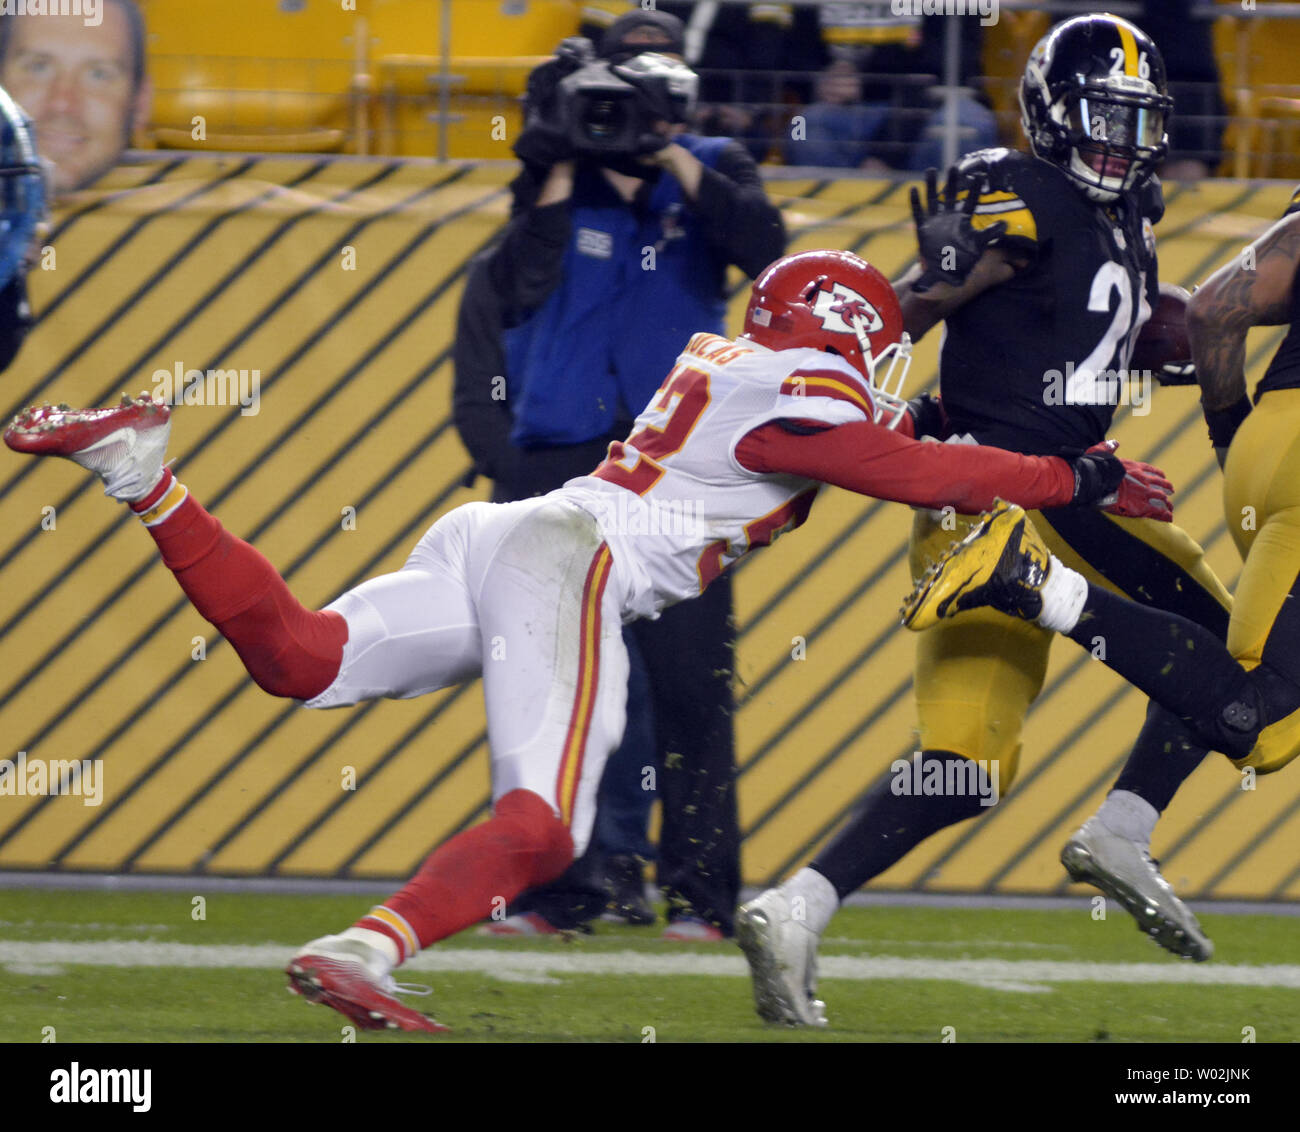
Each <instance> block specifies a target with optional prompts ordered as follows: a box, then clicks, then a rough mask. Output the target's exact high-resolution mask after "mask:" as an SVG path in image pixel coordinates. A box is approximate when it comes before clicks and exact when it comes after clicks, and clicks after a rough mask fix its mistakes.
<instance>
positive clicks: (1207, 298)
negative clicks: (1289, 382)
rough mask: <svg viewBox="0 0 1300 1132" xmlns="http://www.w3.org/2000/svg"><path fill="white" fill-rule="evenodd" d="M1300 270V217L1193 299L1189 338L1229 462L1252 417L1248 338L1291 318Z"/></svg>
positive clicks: (1213, 431)
mask: <svg viewBox="0 0 1300 1132" xmlns="http://www.w3.org/2000/svg"><path fill="white" fill-rule="evenodd" d="M1298 264H1300V215H1294V216H1288V217H1286V218H1285V219H1283V220H1279V221H1278V222H1277V223H1276V224H1274V225H1273V227H1272V228H1270V229H1269V230H1268V231H1267V232H1265V233H1264V235H1262V236H1261V237H1260V238H1259V239H1258V240H1256V241H1255V242H1254V243H1253V244H1251V245H1250V247H1249V248H1247V249H1246V250H1245V251H1244V252H1242V253H1241V254H1240V255H1239V256H1237V257H1236V258H1235V259H1233V260H1232V262H1231V263H1227V264H1224V266H1223V267H1221V268H1219V270H1218V271H1216V272H1215V273H1214V274H1213V275H1211V276H1210V278H1209V279H1207V280H1206V281H1205V283H1203V284H1202V285H1201V286H1200V287H1199V288H1198V289H1197V291H1196V293H1195V294H1194V295H1192V301H1191V303H1190V304H1189V305H1188V308H1187V334H1188V338H1189V339H1190V340H1191V345H1192V361H1193V363H1194V364H1195V366H1196V376H1197V380H1198V381H1199V382H1200V384H1201V404H1202V407H1203V408H1204V410H1205V418H1206V420H1207V421H1208V422H1209V425H1210V438H1211V440H1212V442H1213V443H1214V447H1215V451H1216V452H1218V453H1219V462H1220V463H1222V462H1223V458H1224V455H1225V454H1226V452H1227V448H1228V444H1229V443H1231V441H1232V434H1233V433H1234V432H1235V431H1236V428H1237V426H1238V425H1240V424H1241V422H1242V421H1243V420H1244V419H1245V417H1246V414H1247V413H1248V412H1249V411H1250V401H1249V399H1248V398H1247V396H1246V333H1247V331H1249V330H1250V328H1251V327H1252V326H1281V325H1283V324H1284V323H1287V322H1289V321H1290V318H1291V288H1292V283H1293V281H1294V279H1295V274H1296V267H1297V265H1298Z"/></svg>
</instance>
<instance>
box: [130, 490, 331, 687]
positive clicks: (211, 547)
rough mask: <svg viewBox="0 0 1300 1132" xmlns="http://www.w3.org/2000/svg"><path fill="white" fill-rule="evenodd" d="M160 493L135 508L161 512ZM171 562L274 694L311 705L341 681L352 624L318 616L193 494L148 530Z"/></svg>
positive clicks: (195, 598)
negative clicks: (341, 670)
mask: <svg viewBox="0 0 1300 1132" xmlns="http://www.w3.org/2000/svg"><path fill="white" fill-rule="evenodd" d="M169 490H174V491H177V494H178V495H179V494H180V493H183V492H184V489H183V488H182V487H180V485H175V486H174V487H171V481H170V479H169V478H168V477H164V481H163V482H162V483H161V484H160V485H159V488H158V489H155V491H154V492H151V493H150V495H149V496H147V497H146V498H145V499H143V500H141V501H140V502H139V503H138V504H135V505H134V506H133V509H135V510H137V511H139V512H140V513H141V517H142V518H146V519H147V513H146V509H148V508H150V507H152V508H153V510H155V511H156V510H161V509H162V507H164V506H166V503H165V502H164V503H163V504H159V501H158V497H159V496H160V494H164V495H165V493H166V492H167V491H169ZM147 529H148V531H149V533H150V534H151V535H153V537H154V541H155V542H156V543H157V544H158V549H159V551H160V552H161V553H162V559H163V562H164V563H165V564H166V565H167V568H168V569H169V570H171V572H172V573H173V574H175V575H176V580H177V581H178V582H180V584H181V589H183V590H184V591H185V596H186V597H188V598H189V599H190V601H192V602H193V603H194V608H195V609H197V610H198V611H199V612H200V613H201V614H202V615H203V616H204V617H206V618H207V619H208V620H209V621H211V622H212V624H213V625H215V626H216V627H217V629H218V630H220V632H221V634H222V635H223V636H224V637H225V638H226V640H228V641H229V642H230V643H231V644H232V645H233V646H234V649H235V652H237V653H238V654H239V659H240V660H242V661H243V662H244V667H245V668H247V669H248V672H249V675H250V676H252V677H253V679H254V680H255V681H257V683H258V685H259V686H260V687H261V688H263V689H264V690H265V691H267V692H270V693H271V695H273V696H286V697H289V698H291V699H295V700H310V699H312V698H313V697H314V696H318V695H320V693H321V692H323V691H324V690H325V689H326V688H328V687H329V686H330V684H332V683H333V682H334V678H335V677H336V676H337V675H338V671H339V666H340V664H342V661H343V645H344V643H345V642H346V641H347V639H348V626H347V622H346V621H344V620H343V617H342V616H341V615H340V614H338V613H334V612H328V613H326V612H321V613H315V612H312V611H311V610H309V609H307V608H306V607H305V606H303V605H301V604H299V602H298V600H297V598H295V597H294V596H293V594H292V593H290V592H289V587H288V586H287V585H286V584H285V582H284V579H283V578H281V577H280V575H279V573H278V572H277V571H276V569H275V567H274V566H272V565H271V563H270V562H268V561H267V560H266V559H265V558H263V557H262V555H260V554H259V553H258V552H257V551H256V550H254V549H253V548H252V547H251V546H249V545H248V543H246V542H243V541H242V540H240V539H237V538H235V536H234V535H232V534H231V533H230V532H229V531H227V530H226V529H225V527H223V526H222V525H221V524H220V523H219V522H218V521H217V519H216V517H215V516H213V515H209V514H208V512H207V511H205V510H204V509H203V508H202V507H201V506H200V505H199V503H198V501H197V500H196V499H194V497H193V496H191V495H184V496H183V499H182V502H180V503H179V504H175V505H173V506H172V507H171V508H170V513H169V514H167V515H166V517H165V518H163V519H162V520H161V521H160V522H156V523H155V525H153V526H148V528H147Z"/></svg>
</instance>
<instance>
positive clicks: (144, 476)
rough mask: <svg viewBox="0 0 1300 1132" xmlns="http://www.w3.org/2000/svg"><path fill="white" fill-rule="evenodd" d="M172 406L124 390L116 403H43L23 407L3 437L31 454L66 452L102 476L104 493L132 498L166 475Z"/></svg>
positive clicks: (70, 458)
mask: <svg viewBox="0 0 1300 1132" xmlns="http://www.w3.org/2000/svg"><path fill="white" fill-rule="evenodd" d="M170 432H171V409H170V408H168V406H167V405H165V404H163V403H162V402H160V401H153V400H151V399H149V398H148V397H138V398H136V399H135V400H134V401H132V400H131V399H130V398H128V397H126V396H125V395H123V397H122V403H121V404H120V405H118V406H116V407H115V408H112V409H72V408H69V407H68V406H67V405H58V406H55V405H41V406H36V407H33V408H30V409H24V410H23V411H22V412H21V413H19V414H18V415H17V416H16V417H14V419H13V421H12V422H11V423H10V425H9V427H8V428H7V429H5V434H4V437H5V443H6V444H7V445H8V446H9V447H10V448H12V449H13V450H14V451H15V452H23V453H26V454H28V455H30V456H64V457H66V458H67V459H69V460H71V461H72V462H73V463H75V464H80V465H81V466H82V467H83V468H85V469H87V470H88V471H91V472H94V473H95V474H96V475H97V476H99V478H100V479H102V480H103V481H104V485H105V486H104V494H105V495H108V496H112V498H114V499H120V500H122V502H124V503H132V502H135V501H136V500H139V499H143V498H144V497H145V496H147V495H148V494H149V493H150V492H151V491H152V490H153V489H154V488H155V487H157V486H158V481H159V480H160V479H162V474H163V457H164V455H165V454H166V452H167V437H168V434H169V433H170Z"/></svg>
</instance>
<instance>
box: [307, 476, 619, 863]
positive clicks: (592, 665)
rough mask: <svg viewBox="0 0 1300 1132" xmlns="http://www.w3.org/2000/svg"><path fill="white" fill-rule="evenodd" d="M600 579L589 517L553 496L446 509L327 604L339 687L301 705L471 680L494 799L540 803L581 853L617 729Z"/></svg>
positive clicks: (600, 547)
mask: <svg viewBox="0 0 1300 1132" xmlns="http://www.w3.org/2000/svg"><path fill="white" fill-rule="evenodd" d="M611 569H612V559H611V556H610V551H609V547H608V546H607V545H606V544H605V542H604V540H603V539H602V537H601V533H600V529H599V527H598V526H597V524H596V521H595V519H593V518H592V517H591V516H590V515H589V514H588V513H587V512H586V511H584V510H582V509H581V508H580V507H577V506H575V505H574V504H572V503H570V502H568V501H566V500H564V499H562V498H559V497H557V496H554V495H552V496H543V497H542V498H539V499H528V500H522V501H520V502H518V503H504V504H493V503H470V504H467V505H465V506H463V507H458V508H457V509H456V510H455V511H452V512H451V513H450V514H448V515H445V516H443V517H442V518H441V519H439V520H438V521H437V522H436V523H434V525H433V526H432V527H430V528H429V530H428V531H427V532H426V533H425V535H424V537H423V538H421V539H420V541H419V543H418V544H417V545H416V547H415V550H414V551H413V552H412V553H411V556H410V558H409V559H408V560H407V562H406V565H405V566H403V567H402V569H401V570H399V571H398V572H397V573H395V574H385V575H383V576H381V577H378V578H371V579H370V580H369V581H366V582H363V583H362V584H361V585H359V586H357V587H356V589H353V590H349V591H348V592H347V593H345V594H344V595H343V596H342V597H340V598H339V599H338V600H337V601H335V602H334V603H332V604H331V605H329V606H327V607H326V608H328V609H331V610H334V611H335V612H337V613H339V614H341V615H342V616H343V617H344V619H345V620H346V621H347V624H348V640H347V644H346V645H344V647H343V663H342V667H341V668H340V670H339V674H338V676H337V677H336V678H335V680H334V682H333V683H332V684H331V685H330V686H329V687H328V688H326V689H325V691H324V692H322V693H321V694H320V695H319V696H317V697H316V698H315V699H313V700H310V701H308V703H307V706H308V707H312V708H332V707H343V706H346V705H349V704H355V703H358V702H359V701H361V700H370V699H377V698H380V697H388V698H392V699H410V698H411V697H414V696H422V695H424V694H425V693H427V692H434V691H437V690H438V689H439V688H445V687H448V686H449V685H452V684H461V683H464V682H465V681H467V680H471V679H473V678H474V677H475V676H479V675H482V677H483V697H484V700H485V703H486V706H487V724H488V745H489V748H490V751H491V760H492V800H493V802H494V803H495V802H496V801H497V799H499V798H501V797H502V796H503V795H505V794H508V793H509V792H510V791H511V790H518V789H524V790H531V791H533V792H534V793H535V794H539V795H541V797H543V798H544V799H546V800H547V801H548V802H550V804H551V806H552V808H553V809H554V810H555V812H556V814H557V815H558V816H559V817H560V819H561V820H562V821H564V822H565V824H567V825H568V826H569V828H570V832H571V834H572V837H573V843H574V852H575V856H576V855H580V854H581V853H582V852H583V850H584V849H585V848H586V845H587V842H588V840H589V838H590V836H591V829H592V824H593V822H594V820H595V814H596V789H597V786H598V785H599V783H600V776H601V772H602V771H603V770H604V766H605V760H606V758H608V756H609V754H610V752H611V751H613V750H614V749H615V748H616V747H617V746H618V744H619V742H620V741H621V740H622V736H623V728H624V725H625V722H626V710H627V678H628V660H627V652H626V650H625V648H624V646H623V635H622V618H621V610H620V599H619V597H618V589H619V587H618V586H617V585H616V584H613V583H610V572H611ZM607 583H609V584H607Z"/></svg>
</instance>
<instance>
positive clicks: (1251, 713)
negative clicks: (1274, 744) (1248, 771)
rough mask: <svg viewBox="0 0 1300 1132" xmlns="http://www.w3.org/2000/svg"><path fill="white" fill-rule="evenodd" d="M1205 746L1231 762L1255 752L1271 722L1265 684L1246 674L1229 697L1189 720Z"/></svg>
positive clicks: (1234, 686) (1234, 684) (1234, 685)
mask: <svg viewBox="0 0 1300 1132" xmlns="http://www.w3.org/2000/svg"><path fill="white" fill-rule="evenodd" d="M1188 722H1189V723H1190V724H1191V725H1192V726H1193V727H1195V728H1196V730H1197V731H1198V732H1199V734H1200V735H1201V736H1202V737H1203V739H1204V741H1205V745H1206V746H1207V747H1209V748H1211V749H1212V750H1215V751H1220V752H1222V753H1223V754H1225V755H1227V756H1228V758H1230V759H1244V758H1245V757H1246V756H1247V755H1249V754H1250V752H1251V751H1252V750H1253V749H1254V746H1255V743H1256V742H1257V741H1258V739H1259V733H1260V730H1261V729H1262V728H1263V727H1265V726H1266V725H1267V723H1268V712H1267V705H1266V702H1265V697H1264V694H1263V690H1262V683H1261V681H1259V680H1258V679H1251V673H1248V672H1246V671H1244V670H1243V671H1242V673H1241V676H1240V678H1239V679H1237V680H1234V681H1233V684H1232V687H1231V688H1229V689H1228V692H1227V694H1226V695H1225V696H1224V697H1223V698H1222V699H1220V700H1219V701H1218V702H1217V703H1216V704H1214V705H1213V706H1212V707H1211V708H1210V710H1209V711H1208V712H1207V713H1206V714H1205V715H1203V716H1201V717H1200V718H1199V719H1192V720H1189V721H1188Z"/></svg>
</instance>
